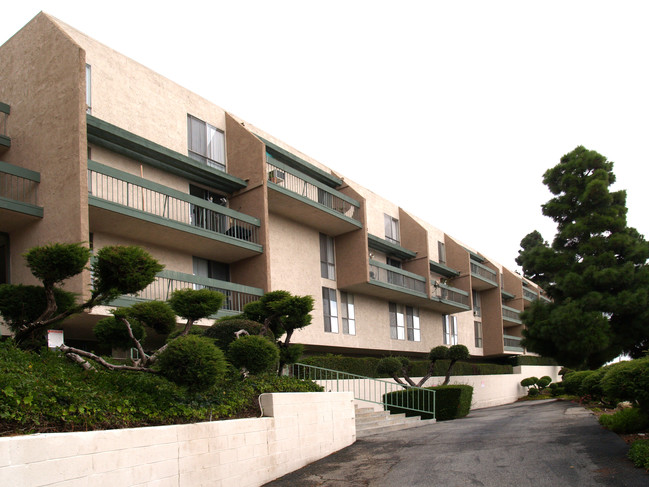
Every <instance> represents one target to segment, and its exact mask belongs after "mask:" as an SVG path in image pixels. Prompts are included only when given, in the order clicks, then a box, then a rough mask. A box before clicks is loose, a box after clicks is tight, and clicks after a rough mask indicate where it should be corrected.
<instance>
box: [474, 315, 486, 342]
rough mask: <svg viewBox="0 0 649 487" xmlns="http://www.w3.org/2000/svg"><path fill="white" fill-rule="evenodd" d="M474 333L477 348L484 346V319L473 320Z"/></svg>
mask: <svg viewBox="0 0 649 487" xmlns="http://www.w3.org/2000/svg"><path fill="white" fill-rule="evenodd" d="M473 334H474V336H475V348H484V345H483V343H484V340H483V337H482V321H474V322H473Z"/></svg>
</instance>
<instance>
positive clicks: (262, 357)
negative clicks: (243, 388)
mask: <svg viewBox="0 0 649 487" xmlns="http://www.w3.org/2000/svg"><path fill="white" fill-rule="evenodd" d="M228 359H229V360H230V362H231V363H232V365H234V366H235V367H238V368H244V367H245V368H246V369H247V370H248V371H249V372H250V373H251V374H253V375H254V374H261V373H263V372H270V371H271V370H276V368H277V362H278V360H279V349H278V348H277V346H276V345H275V344H274V343H273V342H271V341H270V340H268V339H267V338H265V337H262V336H259V335H244V336H242V337H240V338H238V339H237V340H235V341H233V342H232V343H230V346H229V347H228Z"/></svg>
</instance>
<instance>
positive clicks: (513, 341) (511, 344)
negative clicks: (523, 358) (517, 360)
mask: <svg viewBox="0 0 649 487" xmlns="http://www.w3.org/2000/svg"><path fill="white" fill-rule="evenodd" d="M521 340H522V338H521V337H516V336H512V335H503V344H504V347H505V351H507V352H524V351H525V349H524V348H523V347H522V345H521Z"/></svg>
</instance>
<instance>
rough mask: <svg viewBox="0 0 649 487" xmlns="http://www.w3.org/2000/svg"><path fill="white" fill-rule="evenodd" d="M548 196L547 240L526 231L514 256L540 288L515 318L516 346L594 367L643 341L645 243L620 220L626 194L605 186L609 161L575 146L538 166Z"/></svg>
mask: <svg viewBox="0 0 649 487" xmlns="http://www.w3.org/2000/svg"><path fill="white" fill-rule="evenodd" d="M543 182H544V183H545V184H546V185H547V186H548V188H549V189H550V191H551V192H552V194H553V195H554V197H553V198H552V199H551V200H550V201H548V202H547V203H546V204H544V205H543V214H544V215H546V216H548V217H550V218H551V219H552V220H554V222H555V223H556V224H557V234H556V235H555V237H554V240H553V241H552V245H548V243H547V242H545V241H543V238H542V237H541V234H540V233H538V232H532V233H530V234H529V235H527V236H526V237H525V238H524V239H523V240H522V241H521V251H520V252H519V256H518V258H517V259H516V262H517V263H518V264H519V265H521V267H522V268H523V272H524V274H525V276H526V277H528V278H530V279H532V280H534V281H535V282H536V283H537V284H539V285H540V286H541V287H543V288H544V289H545V290H546V292H547V293H548V295H549V297H550V298H551V302H544V301H537V302H535V303H533V305H532V307H531V308H530V309H528V310H526V311H525V312H524V313H523V314H522V315H521V318H522V320H523V322H524V323H525V325H526V329H525V330H524V331H523V336H524V340H523V345H524V346H525V347H527V348H528V349H529V350H531V351H534V352H537V353H539V354H541V355H543V356H548V357H552V358H554V359H556V360H557V361H558V362H559V363H562V364H565V365H567V366H570V367H577V368H579V367H583V366H588V367H591V368H595V367H599V366H600V365H602V364H603V363H605V362H607V361H608V360H611V359H613V358H614V357H616V356H618V355H619V354H620V353H622V352H627V353H629V354H630V355H631V356H633V357H640V356H641V355H642V350H644V349H646V348H647V346H648V345H649V328H648V327H647V326H646V323H647V322H649V267H648V266H647V258H649V243H647V242H646V241H645V239H644V237H643V236H642V235H640V234H639V233H638V232H637V230H635V229H634V228H631V227H628V226H627V222H626V213H627V208H626V193H625V192H624V191H615V192H613V191H610V190H609V187H610V186H611V185H612V184H613V183H614V182H615V175H614V174H613V163H612V162H610V161H607V160H606V158H605V157H603V156H601V155H600V154H598V153H596V152H594V151H588V150H586V149H585V148H584V147H577V148H576V149H575V150H574V151H572V152H571V153H569V154H566V155H565V156H563V157H562V158H561V161H560V163H559V164H558V165H557V166H555V167H553V168H551V169H549V170H548V171H546V173H545V174H544V177H543Z"/></svg>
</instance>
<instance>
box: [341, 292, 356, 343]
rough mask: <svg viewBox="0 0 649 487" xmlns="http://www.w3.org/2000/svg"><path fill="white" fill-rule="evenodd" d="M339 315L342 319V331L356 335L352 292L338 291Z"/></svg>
mask: <svg viewBox="0 0 649 487" xmlns="http://www.w3.org/2000/svg"><path fill="white" fill-rule="evenodd" d="M340 316H341V317H342V319H343V333H344V334H345V335H356V315H355V314H354V295H353V294H348V293H342V292H341V293H340Z"/></svg>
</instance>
